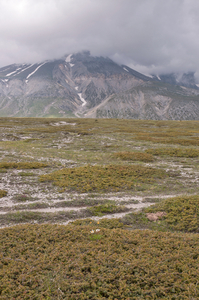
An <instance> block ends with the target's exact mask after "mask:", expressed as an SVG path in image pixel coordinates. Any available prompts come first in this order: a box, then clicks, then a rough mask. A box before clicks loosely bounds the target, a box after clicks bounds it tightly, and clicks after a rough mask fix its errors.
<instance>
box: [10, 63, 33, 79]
mask: <svg viewBox="0 0 199 300" xmlns="http://www.w3.org/2000/svg"><path fill="white" fill-rule="evenodd" d="M32 66H34V64H32V65H29V66H28V67H26V68H25V69H22V70H20V71H19V72H18V73H17V74H15V75H14V76H16V75H18V74H20V73H22V72H24V71H26V70H27V69H29V68H31V67H32Z"/></svg>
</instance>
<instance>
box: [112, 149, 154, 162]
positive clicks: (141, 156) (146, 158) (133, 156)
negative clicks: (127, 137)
mask: <svg viewBox="0 0 199 300" xmlns="http://www.w3.org/2000/svg"><path fill="white" fill-rule="evenodd" d="M113 155H114V156H115V157H117V158H120V159H122V160H132V161H143V162H152V161H154V157H153V155H151V154H149V153H144V152H128V151H124V152H116V153H114V154H113Z"/></svg>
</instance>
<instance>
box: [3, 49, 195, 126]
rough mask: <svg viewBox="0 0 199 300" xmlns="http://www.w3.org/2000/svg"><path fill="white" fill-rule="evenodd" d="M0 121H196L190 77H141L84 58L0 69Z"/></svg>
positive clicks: (103, 61) (100, 59)
mask: <svg viewBox="0 0 199 300" xmlns="http://www.w3.org/2000/svg"><path fill="white" fill-rule="evenodd" d="M0 116H14V117H87V118H90V117H91V118H96V117H97V118H133V119H139V118H142V119H184V120H188V119H194V120H195V119H196V120H197V119H199V88H198V86H197V85H196V84H195V81H194V74H193V73H189V74H184V75H181V76H177V75H176V74H169V75H160V76H145V75H143V74H141V73H139V72H136V71H135V70H133V69H131V68H129V67H127V66H124V65H122V66H120V65H118V64H116V63H115V62H113V61H112V60H111V59H109V58H104V57H93V56H91V55H90V53H89V52H82V53H76V54H70V55H67V56H66V57H64V58H63V59H59V60H54V61H45V62H42V63H38V64H23V65H16V64H13V65H10V66H6V67H4V68H1V69H0Z"/></svg>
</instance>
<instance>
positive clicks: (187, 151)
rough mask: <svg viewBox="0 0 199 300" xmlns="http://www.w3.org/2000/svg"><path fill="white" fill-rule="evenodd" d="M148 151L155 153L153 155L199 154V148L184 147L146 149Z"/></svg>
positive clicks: (193, 155) (195, 155)
mask: <svg viewBox="0 0 199 300" xmlns="http://www.w3.org/2000/svg"><path fill="white" fill-rule="evenodd" d="M146 152H147V153H150V154H153V155H159V156H163V155H168V156H172V157H191V158H193V157H198V156H199V150H197V149H192V148H188V149H184V148H169V149H168V148H158V149H148V150H147V151H146Z"/></svg>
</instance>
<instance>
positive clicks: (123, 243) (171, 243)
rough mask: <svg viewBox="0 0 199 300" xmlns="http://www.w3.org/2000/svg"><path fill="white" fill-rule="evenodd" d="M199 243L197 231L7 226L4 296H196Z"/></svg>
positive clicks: (2, 246) (1, 274) (0, 291)
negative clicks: (183, 232) (192, 232)
mask: <svg viewBox="0 0 199 300" xmlns="http://www.w3.org/2000/svg"><path fill="white" fill-rule="evenodd" d="M93 231H94V232H93ZM91 232H93V233H91ZM198 249H199V238H198V235H197V234H194V235H187V234H176V233H169V232H157V231H156V232H155V231H150V230H133V231H127V230H123V229H119V228H117V229H106V228H100V231H99V232H98V231H96V229H95V230H93V229H92V227H91V226H75V225H70V226H60V225H50V224H46V225H21V226H14V227H11V228H4V229H0V279H1V288H0V298H1V299H2V300H7V299H16V300H21V299H27V300H28V299H64V300H66V299H71V300H72V299H78V300H86V299H93V300H98V299H99V300H103V299H120V300H122V299H125V300H137V299H154V300H159V299H168V300H169V299H183V300H189V299H198V298H199V285H198V272H199V253H198Z"/></svg>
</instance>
